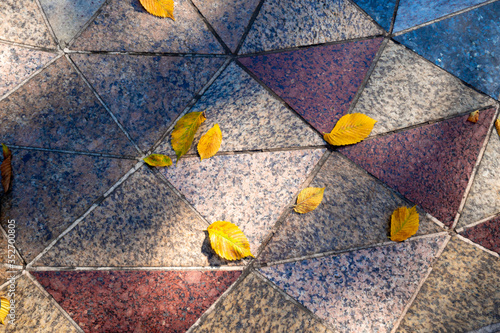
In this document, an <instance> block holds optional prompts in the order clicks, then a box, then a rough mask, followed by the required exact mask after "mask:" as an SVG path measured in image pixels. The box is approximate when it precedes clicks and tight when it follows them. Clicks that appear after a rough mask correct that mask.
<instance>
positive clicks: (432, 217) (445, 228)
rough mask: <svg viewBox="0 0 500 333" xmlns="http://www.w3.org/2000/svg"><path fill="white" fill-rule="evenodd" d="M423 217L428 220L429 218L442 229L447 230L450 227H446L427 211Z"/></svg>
mask: <svg viewBox="0 0 500 333" xmlns="http://www.w3.org/2000/svg"><path fill="white" fill-rule="evenodd" d="M425 217H426V218H427V219H429V220H431V221H432V222H433V223H434V224H436V225H438V226H439V227H440V228H442V229H444V230H449V229H450V228H448V227H447V226H446V225H445V224H444V223H443V222H441V221H439V220H438V219H437V218H435V217H434V216H432V215H431V214H429V213H427V212H426V213H425Z"/></svg>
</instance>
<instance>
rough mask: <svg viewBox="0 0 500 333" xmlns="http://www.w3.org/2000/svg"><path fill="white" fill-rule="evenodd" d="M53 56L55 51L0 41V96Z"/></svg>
mask: <svg viewBox="0 0 500 333" xmlns="http://www.w3.org/2000/svg"><path fill="white" fill-rule="evenodd" d="M55 57H56V54H55V53H51V52H43V51H38V50H33V49H27V48H22V47H19V46H15V45H9V44H2V43H0V73H2V80H1V81H0V98H1V97H2V96H3V95H5V94H6V93H7V92H9V91H11V90H12V89H14V88H15V87H16V86H17V85H18V84H20V83H21V82H22V81H24V80H26V79H27V78H28V77H29V76H30V75H32V74H33V73H34V72H35V71H36V70H38V69H40V68H42V67H43V66H44V65H45V64H46V63H48V62H49V61H50V60H52V59H54V58H55Z"/></svg>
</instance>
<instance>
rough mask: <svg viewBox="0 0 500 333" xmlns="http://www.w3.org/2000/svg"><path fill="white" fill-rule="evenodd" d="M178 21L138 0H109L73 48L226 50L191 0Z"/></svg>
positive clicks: (179, 4)
mask: <svg viewBox="0 0 500 333" xmlns="http://www.w3.org/2000/svg"><path fill="white" fill-rule="evenodd" d="M174 17H175V21H173V20H171V19H168V18H161V17H156V16H153V15H151V14H148V13H147V12H146V10H145V9H144V8H143V7H142V6H141V4H140V2H139V1H137V0H109V1H108V2H106V4H105V5H104V6H103V7H102V10H101V12H100V13H99V15H98V16H97V17H96V18H95V20H94V21H93V22H92V23H91V24H90V25H89V26H88V27H87V28H86V29H85V31H83V32H82V34H81V35H80V36H79V37H78V38H77V39H76V40H75V42H74V44H73V45H72V48H74V49H76V50H86V51H129V52H130V51H135V52H167V53H217V54H222V53H224V50H223V49H222V46H221V45H220V44H219V42H218V41H217V40H216V39H215V37H214V36H213V35H212V33H211V32H210V30H209V29H208V27H207V26H206V24H205V22H203V20H202V18H201V16H200V15H199V14H198V13H197V12H196V10H195V8H194V7H193V6H192V5H191V3H190V2H189V1H188V0H177V1H176V2H175V9H174Z"/></svg>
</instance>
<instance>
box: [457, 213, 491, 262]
mask: <svg viewBox="0 0 500 333" xmlns="http://www.w3.org/2000/svg"><path fill="white" fill-rule="evenodd" d="M460 234H461V235H462V236H464V237H467V238H469V239H470V240H471V241H473V242H474V243H477V244H479V245H482V246H484V247H485V248H487V249H489V250H491V251H495V252H496V253H498V254H500V216H497V217H495V218H493V219H491V220H489V221H486V222H484V223H481V224H478V225H475V226H473V227H472V228H468V229H465V230H464V231H463V232H461V233H460Z"/></svg>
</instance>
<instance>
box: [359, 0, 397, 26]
mask: <svg viewBox="0 0 500 333" xmlns="http://www.w3.org/2000/svg"><path fill="white" fill-rule="evenodd" d="M354 2H355V3H356V4H357V5H358V6H359V7H361V9H363V10H364V11H365V12H366V13H367V14H368V15H370V16H371V17H373V19H374V20H375V21H376V22H377V23H378V24H380V26H381V27H382V28H384V29H385V30H386V31H389V29H390V28H391V21H392V16H393V15H394V8H395V7H396V0H386V1H380V0H354Z"/></svg>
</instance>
